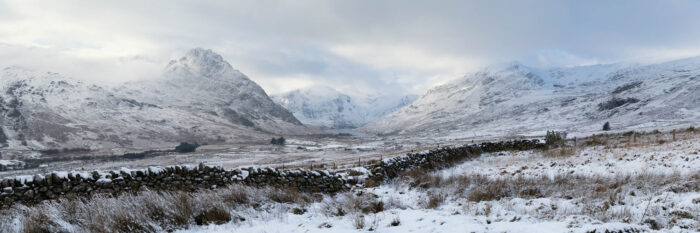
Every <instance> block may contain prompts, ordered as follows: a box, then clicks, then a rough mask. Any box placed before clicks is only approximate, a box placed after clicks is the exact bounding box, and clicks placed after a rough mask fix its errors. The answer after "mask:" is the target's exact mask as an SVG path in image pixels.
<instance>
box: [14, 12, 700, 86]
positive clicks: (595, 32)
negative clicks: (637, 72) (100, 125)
mask: <svg viewBox="0 0 700 233" xmlns="http://www.w3.org/2000/svg"><path fill="white" fill-rule="evenodd" d="M698 9H700V2H699V1H689V0H685V1H684V0H681V1H630V0H627V1H554V0H541V1H534V0H525V1H502V0H494V1H411V0H409V1H406V0H402V1H399V0H387V1H369V0H360V1H310V0H309V1H307V0H301V1H299V0H294V1H292V0H283V1H146V2H144V1H88V2H85V1H67V2H65V1H62V2H41V4H38V3H37V2H32V1H21V2H2V1H0V25H20V24H21V25H23V27H22V28H21V30H19V29H16V30H15V31H12V29H11V27H0V42H2V43H5V44H10V45H12V46H14V47H13V48H17V47H25V48H26V47H29V46H27V45H26V44H24V45H22V44H21V43H23V42H25V43H29V42H31V41H48V42H51V43H54V44H60V45H61V46H62V47H61V48H60V49H58V48H54V47H51V46H56V45H52V44H51V43H49V45H48V48H44V49H46V50H47V51H46V52H41V53H37V52H36V51H34V50H37V49H41V48H33V50H32V51H29V50H28V52H25V53H22V52H21V51H16V50H14V49H13V50H12V51H11V52H12V53H13V54H14V55H16V56H19V57H23V56H24V57H29V56H38V55H37V54H51V53H53V52H56V51H59V52H57V53H60V54H62V55H61V56H53V55H47V56H48V57H47V58H43V59H40V60H41V61H42V62H51V61H52V60H51V59H50V57H52V56H53V57H60V58H61V59H62V61H61V63H64V62H66V61H69V60H70V59H71V58H70V56H69V55H65V54H80V55H81V56H82V55H84V54H85V53H88V54H91V55H94V54H98V55H99V54H104V56H99V57H102V58H104V59H98V60H97V61H94V62H93V63H95V62H100V61H102V62H104V64H101V65H99V66H96V67H103V68H104V71H102V72H103V73H105V72H109V73H110V75H103V76H105V77H109V78H110V79H120V78H119V77H120V75H121V74H119V73H118V72H119V70H124V69H113V68H109V67H110V65H109V62H112V61H113V60H115V59H116V60H119V58H122V59H121V60H119V61H121V63H122V65H123V66H127V67H128V65H126V64H129V63H130V62H135V63H134V64H138V65H134V66H135V67H139V68H138V69H140V70H144V71H145V70H147V69H161V68H162V66H164V65H165V64H166V63H167V61H168V60H170V59H173V58H175V57H177V56H180V55H181V54H183V53H184V52H185V51H186V50H188V49H190V48H192V47H207V48H211V49H213V50H215V51H217V52H219V53H221V54H222V55H224V57H225V58H226V59H228V60H229V61H230V62H231V63H232V65H233V66H235V67H236V68H238V69H240V70H241V71H243V72H245V73H248V74H250V76H251V78H253V79H254V80H256V81H258V82H260V83H262V85H263V86H264V87H265V88H266V89H267V90H268V91H269V92H273V93H275V92H280V91H284V90H283V88H281V87H282V86H293V85H280V84H279V83H280V82H298V81H299V80H305V82H306V83H324V84H328V85H332V86H333V85H334V86H337V87H343V88H348V89H350V88H353V87H354V88H356V89H370V88H377V87H381V88H392V89H399V90H409V91H412V92H416V93H419V92H421V91H422V90H424V89H425V88H427V87H429V86H430V85H433V84H435V83H439V82H440V81H441V80H444V79H449V78H450V77H452V78H456V77H459V76H460V75H461V73H463V72H468V71H471V70H473V69H475V68H476V67H478V66H482V65H485V64H489V63H495V62H503V61H511V60H520V61H521V62H523V63H525V64H528V65H533V66H541V67H547V66H570V65H581V64H591V63H598V62H617V61H630V60H631V61H634V60H639V59H642V58H654V57H662V56H663V57H664V58H678V56H689V55H697V54H695V53H700V45H698V44H697V41H700V14H697V13H696V12H697V11H698ZM10 12H11V13H10ZM4 13H8V14H4ZM25 24H26V26H25ZM3 28H4V29H3ZM8 28H10V29H8ZM72 41H75V42H78V43H75V44H74V45H71V44H72V43H71V42H72ZM81 45H89V46H95V47H96V48H94V49H93V50H89V48H82V47H81ZM71 46H74V47H71ZM339 48H342V49H339ZM362 48H364V50H362V51H360V49H362ZM122 49H123V50H122ZM0 50H7V46H5V47H0ZM124 51H129V52H124ZM402 51H415V52H402ZM0 52H6V51H0ZM93 53H94V54H93ZM32 54H33V55H32ZM76 56H77V55H76ZM94 56H97V55H94ZM108 57H112V58H114V59H107V58H108ZM124 57H127V58H129V57H145V58H148V60H147V61H145V60H139V59H133V60H129V59H123V58H124ZM75 59H76V61H79V62H78V63H77V64H84V62H85V59H87V58H85V57H79V58H75ZM32 60H34V59H29V58H27V59H18V61H26V62H27V63H31V61H32ZM436 60H439V61H436ZM431 62H432V63H431ZM7 63H8V61H0V64H7ZM429 63H430V64H429ZM147 64H148V65H147ZM155 64H160V65H155ZM21 65H25V66H32V64H21ZM34 65H36V64H34ZM39 66H40V65H39ZM149 67H151V68H149ZM156 67H157V68H156ZM51 68H56V67H55V66H51ZM58 69H61V67H60V66H59V67H58ZM135 69H136V68H135ZM72 70H78V69H75V68H72ZM59 71H60V70H59ZM91 72H97V73H100V71H99V70H95V69H91ZM114 72H117V73H114ZM76 73H77V75H83V76H86V75H90V74H88V73H83V74H80V73H79V71H76ZM129 73H133V72H129ZM146 73H148V74H152V73H156V72H155V71H149V72H146ZM122 76H123V75H122ZM290 77H294V79H292V78H290ZM125 79H126V78H125ZM285 80H287V81H285ZM292 80H296V81H292Z"/></svg>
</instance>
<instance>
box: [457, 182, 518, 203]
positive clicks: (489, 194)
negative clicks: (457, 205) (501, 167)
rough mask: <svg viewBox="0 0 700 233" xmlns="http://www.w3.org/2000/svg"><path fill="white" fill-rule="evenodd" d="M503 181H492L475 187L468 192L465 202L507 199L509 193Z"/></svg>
mask: <svg viewBox="0 0 700 233" xmlns="http://www.w3.org/2000/svg"><path fill="white" fill-rule="evenodd" d="M507 185H508V184H507V182H506V181H505V180H494V181H491V182H487V183H484V184H481V185H479V186H475V187H473V188H472V189H470V190H469V194H468V195H467V200H469V201H475V202H480V201H491V200H500V199H501V198H504V197H509V196H510V192H509V189H508V186H507Z"/></svg>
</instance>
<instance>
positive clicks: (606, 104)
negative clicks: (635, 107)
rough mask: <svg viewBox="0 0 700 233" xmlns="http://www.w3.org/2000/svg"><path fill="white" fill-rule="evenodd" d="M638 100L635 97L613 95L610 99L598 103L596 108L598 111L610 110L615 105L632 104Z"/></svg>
mask: <svg viewBox="0 0 700 233" xmlns="http://www.w3.org/2000/svg"><path fill="white" fill-rule="evenodd" d="M637 102H639V100H638V99H635V98H626V99H622V98H617V97H613V98H612V99H610V100H608V101H605V102H603V103H600V104H598V110H600V111H605V110H611V109H614V108H617V107H620V106H622V105H625V104H633V103H637Z"/></svg>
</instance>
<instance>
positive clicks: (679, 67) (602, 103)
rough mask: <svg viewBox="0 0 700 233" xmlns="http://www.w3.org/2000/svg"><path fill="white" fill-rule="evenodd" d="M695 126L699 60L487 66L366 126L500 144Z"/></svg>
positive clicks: (699, 103) (699, 91)
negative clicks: (556, 133) (507, 138)
mask: <svg viewBox="0 0 700 233" xmlns="http://www.w3.org/2000/svg"><path fill="white" fill-rule="evenodd" d="M607 121H609V122H610V124H611V125H612V127H613V129H622V128H634V127H647V126H659V125H670V124H696V123H698V122H700V58H691V59H684V60H678V61H672V62H666V63H661V64H654V65H643V66H642V65H622V64H613V65H596V66H584V67H573V68H558V69H550V70H539V69H534V68H530V67H526V66H523V65H520V64H517V63H511V64H507V65H499V66H491V67H488V68H485V69H484V70H482V71H480V72H476V73H473V74H469V75H467V76H465V77H463V78H461V79H459V80H456V81H453V82H451V83H448V84H445V85H442V86H438V87H435V88H433V89H431V90H429V91H428V92H427V93H426V94H424V95H423V96H421V97H420V98H419V99H418V100H416V101H415V102H413V103H412V104H411V105H409V106H406V107H404V108H402V109H400V110H398V111H396V112H394V113H392V114H389V115H387V116H386V117H383V118H381V119H379V120H376V121H374V122H371V123H369V124H367V125H365V126H364V127H363V128H362V130H365V131H368V132H374V133H398V134H421V135H445V136H448V137H473V136H489V135H491V136H503V135H512V134H528V133H543V131H545V130H549V129H555V130H567V131H576V132H592V131H598V130H601V127H602V125H603V123H605V122H607Z"/></svg>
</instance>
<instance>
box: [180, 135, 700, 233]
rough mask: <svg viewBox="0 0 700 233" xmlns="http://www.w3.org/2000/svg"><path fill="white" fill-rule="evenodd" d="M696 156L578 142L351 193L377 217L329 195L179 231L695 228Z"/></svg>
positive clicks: (665, 148)
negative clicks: (296, 209) (373, 205)
mask: <svg viewBox="0 0 700 233" xmlns="http://www.w3.org/2000/svg"><path fill="white" fill-rule="evenodd" d="M640 141H641V140H640ZM699 154H700V141H699V140H698V138H697V137H696V136H694V137H686V138H685V139H679V140H676V141H671V142H665V143H662V144H658V143H650V142H644V143H642V142H639V143H636V144H633V143H630V144H617V145H608V146H603V145H599V146H586V147H583V146H581V147H578V148H576V150H574V151H573V152H571V154H567V155H561V156H552V155H549V154H547V153H541V152H533V151H525V152H503V153H495V154H485V155H483V156H482V157H481V158H478V159H476V160H473V161H468V162H465V163H463V164H461V165H459V166H456V167H454V168H449V169H445V170H441V171H436V172H432V173H431V174H420V175H416V174H413V176H411V175H407V176H406V178H405V179H400V180H398V181H396V182H394V183H390V184H385V185H381V186H379V187H375V188H368V189H358V190H355V191H354V194H351V196H353V198H359V199H362V198H363V197H364V198H368V199H369V200H370V202H372V201H371V200H375V201H381V202H382V203H383V209H384V210H383V211H380V212H378V213H371V212H370V213H362V212H358V213H347V214H345V215H344V216H337V214H333V213H332V212H334V209H335V208H336V206H343V205H347V204H342V203H348V202H352V201H348V200H347V199H348V197H342V196H341V197H326V198H325V199H324V201H322V202H318V203H312V204H310V205H309V206H307V207H305V208H306V209H307V210H308V212H306V213H304V214H301V215H295V214H293V213H291V212H290V211H283V210H281V209H284V208H277V209H274V210H270V212H264V213H261V212H254V214H252V217H250V218H249V220H248V221H245V222H239V223H228V224H223V225H210V226H197V227H193V228H190V229H188V230H182V231H180V232H230V231H242V232H331V231H332V232H364V231H376V232H589V231H591V230H594V229H598V230H599V231H600V230H605V229H607V230H623V231H624V230H628V231H630V232H637V231H639V232H647V231H656V229H658V230H660V231H663V232H697V231H698V230H700V223H699V221H700V216H698V213H700V192H699V191H700V183H699V182H700V155H699ZM494 184H498V185H499V186H494ZM532 189H535V191H532ZM513 191H519V192H515V193H509V192H513ZM523 191H529V192H528V193H525V194H524V193H523ZM479 192H484V193H488V192H491V193H500V195H501V197H496V198H494V197H490V196H488V195H487V196H485V197H483V196H477V195H476V194H475V193H479ZM533 192H534V194H533ZM360 193H362V195H361V196H360V197H358V196H357V195H358V194H360ZM364 201H367V200H364ZM329 212H331V214H329ZM360 216H362V217H360ZM359 222H363V224H360V223H359ZM392 222H394V224H393V225H396V226H393V225H392ZM397 222H398V224H397ZM361 225H363V226H361ZM358 228H359V229H358Z"/></svg>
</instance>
